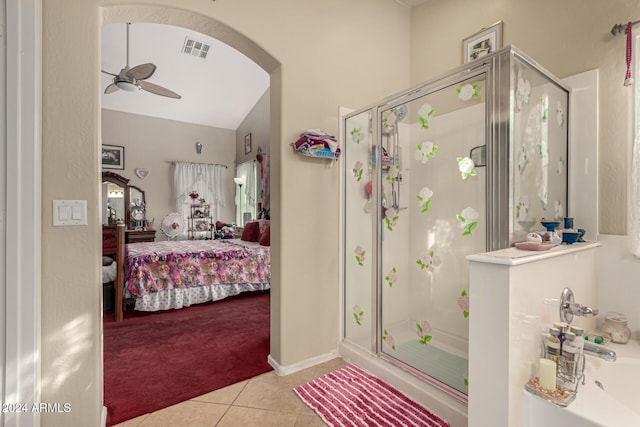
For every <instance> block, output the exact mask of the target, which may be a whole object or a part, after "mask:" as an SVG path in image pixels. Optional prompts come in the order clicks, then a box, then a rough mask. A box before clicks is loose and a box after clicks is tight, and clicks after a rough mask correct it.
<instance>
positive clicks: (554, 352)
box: [544, 328, 560, 367]
mask: <svg viewBox="0 0 640 427" xmlns="http://www.w3.org/2000/svg"><path fill="white" fill-rule="evenodd" d="M558 335H560V331H559V330H558V329H557V328H549V336H548V337H547V340H546V342H545V352H544V357H545V359H549V360H553V361H554V362H556V367H557V366H558V357H559V356H560V339H559V338H558Z"/></svg>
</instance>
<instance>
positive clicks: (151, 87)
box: [138, 81, 182, 99]
mask: <svg viewBox="0 0 640 427" xmlns="http://www.w3.org/2000/svg"><path fill="white" fill-rule="evenodd" d="M138 83H139V84H140V87H141V88H142V89H143V90H146V91H147V92H151V93H153V94H156V95H161V96H166V97H168V98H176V99H180V98H182V97H181V96H180V95H178V94H177V93H175V92H173V91H170V90H169V89H167V88H164V87H162V86H158V85H156V84H153V83H151V82H147V81H139V82H138Z"/></svg>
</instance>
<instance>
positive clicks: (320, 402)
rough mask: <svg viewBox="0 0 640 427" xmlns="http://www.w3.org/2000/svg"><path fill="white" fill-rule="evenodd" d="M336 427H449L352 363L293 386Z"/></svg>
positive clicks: (305, 400)
mask: <svg viewBox="0 0 640 427" xmlns="http://www.w3.org/2000/svg"><path fill="white" fill-rule="evenodd" d="M293 391H294V392H295V393H296V394H297V395H298V397H300V399H302V401H303V402H304V403H306V404H307V406H309V407H310V408H311V409H313V410H314V411H315V412H316V413H317V414H318V415H319V416H320V417H321V418H322V419H323V420H324V422H325V423H327V424H328V425H330V426H333V427H337V426H340V427H367V426H379V427H396V426H431V427H449V424H448V423H447V422H446V421H444V420H442V419H441V418H440V417H438V416H436V415H434V414H433V413H431V412H430V411H428V410H427V409H426V408H424V407H423V406H421V405H419V404H417V403H416V402H414V401H413V400H411V399H409V398H408V397H407V396H405V395H404V394H402V393H401V392H399V391H398V390H396V389H395V388H394V387H392V386H391V385H389V384H387V383H386V382H384V381H382V380H381V379H380V378H377V377H374V376H373V375H370V374H368V373H366V372H365V371H363V370H362V369H360V368H358V367H357V366H355V365H349V366H347V367H345V368H342V369H338V370H337V371H333V372H331V373H329V374H327V375H324V376H322V377H320V378H316V379H315V380H313V381H310V382H308V383H306V384H303V385H301V386H299V387H296V388H295V389H293Z"/></svg>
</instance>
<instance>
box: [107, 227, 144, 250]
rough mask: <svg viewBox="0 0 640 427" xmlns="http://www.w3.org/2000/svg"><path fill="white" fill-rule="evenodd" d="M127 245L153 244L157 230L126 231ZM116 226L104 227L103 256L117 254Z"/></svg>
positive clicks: (125, 240)
mask: <svg viewBox="0 0 640 427" xmlns="http://www.w3.org/2000/svg"><path fill="white" fill-rule="evenodd" d="M124 236H125V238H124V242H125V243H140V242H153V241H154V240H155V239H156V230H125V232H124ZM116 246H117V245H116V226H115V225H103V226H102V255H115V254H116Z"/></svg>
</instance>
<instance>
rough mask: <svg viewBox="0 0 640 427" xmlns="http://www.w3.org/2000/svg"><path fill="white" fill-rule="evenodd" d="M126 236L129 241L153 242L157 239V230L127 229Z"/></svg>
mask: <svg viewBox="0 0 640 427" xmlns="http://www.w3.org/2000/svg"><path fill="white" fill-rule="evenodd" d="M125 236H126V237H125V241H126V242H127V243H140V242H153V241H155V240H156V230H127V231H125Z"/></svg>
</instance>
